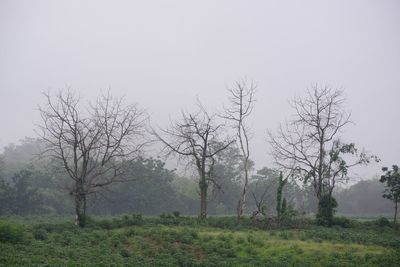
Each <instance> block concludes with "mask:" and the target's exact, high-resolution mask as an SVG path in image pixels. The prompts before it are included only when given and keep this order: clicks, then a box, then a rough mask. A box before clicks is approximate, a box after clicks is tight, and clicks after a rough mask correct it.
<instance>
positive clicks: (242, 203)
mask: <svg viewBox="0 0 400 267" xmlns="http://www.w3.org/2000/svg"><path fill="white" fill-rule="evenodd" d="M242 148H243V147H242ZM242 151H243V153H244V149H242ZM248 187H249V170H248V158H246V159H245V162H244V185H243V190H242V195H241V196H240V199H239V201H238V206H237V216H238V218H241V217H242V216H243V213H244V208H245V204H246V193H247V188H248Z"/></svg>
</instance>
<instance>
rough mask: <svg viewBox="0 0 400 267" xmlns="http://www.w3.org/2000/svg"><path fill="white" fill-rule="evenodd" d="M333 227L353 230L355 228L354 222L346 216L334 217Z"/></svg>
mask: <svg viewBox="0 0 400 267" xmlns="http://www.w3.org/2000/svg"><path fill="white" fill-rule="evenodd" d="M332 225H338V226H341V227H343V228H351V227H353V226H354V221H352V220H351V219H349V218H346V217H344V216H341V217H334V218H333V220H332Z"/></svg>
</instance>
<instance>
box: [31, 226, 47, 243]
mask: <svg viewBox="0 0 400 267" xmlns="http://www.w3.org/2000/svg"><path fill="white" fill-rule="evenodd" d="M33 237H34V238H35V239H36V240H46V239H47V231H46V230H45V229H43V228H38V229H36V230H35V232H34V234H33Z"/></svg>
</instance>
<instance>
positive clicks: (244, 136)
mask: <svg viewBox="0 0 400 267" xmlns="http://www.w3.org/2000/svg"><path fill="white" fill-rule="evenodd" d="M255 89H256V86H255V84H254V83H253V82H250V84H248V83H247V81H246V80H239V81H236V83H235V85H234V86H233V87H232V88H230V89H229V93H230V99H229V100H230V107H229V108H226V109H225V115H224V118H226V119H228V120H230V121H232V122H233V127H234V128H235V130H236V135H237V140H238V142H239V147H240V151H241V154H242V163H243V172H244V173H243V189H242V193H241V195H240V198H239V201H238V205H237V216H238V218H240V217H242V215H243V212H244V210H245V204H246V194H247V190H248V186H249V171H250V164H249V163H250V148H249V139H250V136H249V135H250V129H249V127H248V125H246V120H247V118H248V117H249V116H250V114H251V112H252V111H253V108H254V101H255V100H254V93H255Z"/></svg>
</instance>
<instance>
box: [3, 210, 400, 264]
mask: <svg viewBox="0 0 400 267" xmlns="http://www.w3.org/2000/svg"><path fill="white" fill-rule="evenodd" d="M43 221H45V220H40V219H38V218H36V219H30V220H23V219H21V218H19V219H18V218H17V219H16V218H8V219H2V220H0V266H399V265H400V232H399V231H395V230H393V229H392V228H389V227H384V226H378V225H376V224H374V223H372V222H371V223H356V224H354V225H352V226H351V227H349V228H342V227H338V226H335V227H332V228H324V227H317V226H313V225H309V226H307V227H304V228H303V229H286V230H272V229H269V230H265V229H258V228H256V227H252V226H251V225H250V223H249V221H245V222H242V223H238V222H237V220H236V219H235V218H227V217H222V218H210V219H209V221H208V222H199V221H197V219H195V218H189V217H181V218H172V217H165V216H164V217H161V218H159V217H153V218H151V217H150V218H142V217H141V216H138V215H129V216H124V217H120V218H118V219H108V220H96V221H92V222H91V223H90V224H89V225H88V227H87V228H85V229H80V228H78V227H76V226H74V225H73V224H72V223H71V222H69V221H66V220H65V219H64V221H63V220H62V219H55V220H53V222H52V223H43Z"/></svg>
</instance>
